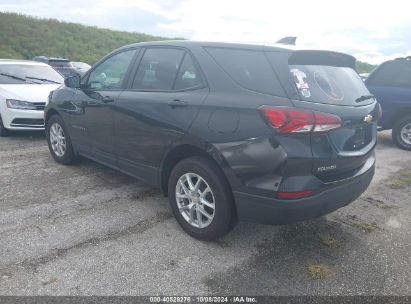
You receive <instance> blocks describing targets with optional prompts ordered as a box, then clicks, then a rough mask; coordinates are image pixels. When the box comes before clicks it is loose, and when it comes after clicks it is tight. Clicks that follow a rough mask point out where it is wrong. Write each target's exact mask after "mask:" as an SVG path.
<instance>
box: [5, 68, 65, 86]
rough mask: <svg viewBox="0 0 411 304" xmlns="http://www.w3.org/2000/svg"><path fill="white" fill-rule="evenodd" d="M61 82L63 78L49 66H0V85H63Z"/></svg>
mask: <svg viewBox="0 0 411 304" xmlns="http://www.w3.org/2000/svg"><path fill="white" fill-rule="evenodd" d="M63 81H64V79H63V77H62V76H61V75H60V74H59V73H58V72H56V71H55V70H53V68H52V67H50V66H46V65H44V66H40V65H28V64H2V65H0V84H50V83H63Z"/></svg>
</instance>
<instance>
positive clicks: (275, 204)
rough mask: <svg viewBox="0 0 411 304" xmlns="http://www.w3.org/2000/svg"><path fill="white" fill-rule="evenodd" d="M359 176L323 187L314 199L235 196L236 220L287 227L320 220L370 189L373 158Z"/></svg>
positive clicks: (236, 193) (311, 197) (243, 194)
mask: <svg viewBox="0 0 411 304" xmlns="http://www.w3.org/2000/svg"><path fill="white" fill-rule="evenodd" d="M367 163H368V164H365V165H364V168H363V169H362V170H361V171H360V172H358V174H357V175H356V176H355V177H353V178H350V179H345V180H343V181H339V182H335V183H332V184H324V187H323V190H322V191H321V192H319V193H317V194H316V195H313V196H310V197H307V198H301V199H296V200H280V199H277V198H274V197H266V196H257V195H253V194H247V193H242V192H234V198H235V201H236V207H237V214H238V218H239V220H243V221H251V222H257V223H262V224H277V225H282V224H288V223H292V222H298V221H303V220H307V219H310V218H315V217H319V216H322V215H325V214H327V213H330V212H332V211H334V210H337V209H339V208H341V207H344V206H346V205H348V204H349V203H351V202H352V201H354V200H355V199H356V198H358V197H359V196H360V195H361V194H362V193H363V192H364V191H365V190H366V189H367V187H368V186H369V184H370V183H371V180H372V178H373V176H374V172H375V158H374V157H372V158H371V159H370V160H369V161H368V162H367Z"/></svg>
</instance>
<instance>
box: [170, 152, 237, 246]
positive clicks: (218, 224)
mask: <svg viewBox="0 0 411 304" xmlns="http://www.w3.org/2000/svg"><path fill="white" fill-rule="evenodd" d="M187 176H189V177H190V179H191V181H192V184H197V182H198V181H199V179H200V178H201V179H202V181H200V183H199V189H198V190H199V192H197V193H196V195H192V196H188V197H191V198H184V196H186V195H185V194H184V193H186V192H185V190H184V187H182V186H181V183H179V180H180V179H182V180H183V184H185V186H186V190H189V189H188V188H187V187H189V184H188V181H187ZM207 186H208V187H209V188H210V189H211V193H210V192H208V191H207V190H206V189H207ZM201 192H203V193H206V194H204V199H205V201H206V202H207V203H208V204H204V203H203V202H204V200H202V199H201V196H200V197H199V195H200V193H201ZM176 193H179V199H177V197H176ZM193 193H195V191H194V192H193ZM168 197H169V201H170V204H171V209H172V211H173V214H174V216H175V218H176V219H177V222H178V223H179V224H180V226H181V227H182V228H183V230H184V231H185V232H187V233H188V234H189V235H191V236H192V237H194V238H196V239H199V240H203V241H212V240H216V239H218V238H220V237H222V236H223V235H225V234H227V233H228V232H229V231H230V230H232V228H233V227H234V226H235V223H236V215H235V207H234V200H233V195H232V192H231V190H230V187H229V185H228V182H227V180H226V179H225V177H224V175H223V173H222V171H221V169H220V168H219V167H218V165H217V164H215V163H214V162H212V161H210V160H208V159H206V158H203V157H198V156H195V157H190V158H187V159H185V160H183V161H181V162H179V163H178V164H177V165H176V166H175V167H174V168H173V170H172V172H171V174H170V178H169V182H168ZM193 197H194V198H193ZM177 201H179V203H177ZM210 203H213V204H210ZM190 204H191V205H192V206H193V207H191V209H190V210H192V209H193V208H194V210H195V211H194V212H193V213H191V214H192V215H193V216H192V218H191V219H192V220H193V221H192V223H189V220H188V219H187V217H190V215H189V214H190V212H189V209H188V208H189V207H188V206H187V205H190ZM183 205H184V206H185V207H184V212H183V213H184V214H185V215H184V214H183V213H182V212H180V209H179V206H180V207H181V206H183ZM210 205H214V210H213V209H212V208H210ZM194 206H195V207H194ZM196 208H200V209H201V210H202V211H204V212H207V214H208V215H210V214H211V213H213V215H212V219H211V221H210V218H209V217H206V216H205V215H204V214H201V213H202V212H199V213H197V209H196ZM198 214H201V215H200V216H199V218H200V221H198V219H199V218H198ZM194 215H195V216H194ZM201 222H203V223H202V224H200V225H199V223H201ZM201 226H202V227H201Z"/></svg>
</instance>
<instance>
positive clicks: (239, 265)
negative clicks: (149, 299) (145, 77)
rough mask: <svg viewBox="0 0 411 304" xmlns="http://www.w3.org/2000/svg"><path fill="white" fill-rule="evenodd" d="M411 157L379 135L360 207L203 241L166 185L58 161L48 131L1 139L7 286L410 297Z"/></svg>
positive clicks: (1, 253) (0, 272) (0, 258)
mask: <svg viewBox="0 0 411 304" xmlns="http://www.w3.org/2000/svg"><path fill="white" fill-rule="evenodd" d="M410 160H411V152H407V151H402V150H400V149H398V148H396V147H395V146H394V144H393V143H392V142H391V137H390V133H389V132H383V133H380V134H379V145H378V147H377V161H378V163H377V171H376V176H375V178H374V180H373V183H372V185H371V186H370V188H369V189H368V190H367V192H366V193H364V194H363V195H362V197H361V198H359V199H358V200H357V201H355V202H354V203H352V204H351V205H349V206H347V207H345V208H343V209H340V210H338V211H336V212H334V213H332V214H330V215H327V216H326V217H322V218H319V219H315V220H311V221H307V222H303V223H299V224H293V225H288V226H264V225H257V224H252V223H240V224H239V225H238V226H237V227H236V229H235V230H234V231H233V232H232V233H231V234H229V235H228V236H226V237H225V238H223V239H221V240H219V241H218V242H213V243H204V242H200V241H197V240H195V239H192V238H190V237H189V236H188V235H186V234H185V233H184V232H183V231H182V230H181V229H180V227H179V226H178V225H177V223H176V221H175V220H174V218H173V217H172V215H171V211H170V209H169V207H168V203H167V199H165V198H164V197H162V195H161V194H160V192H159V191H158V190H156V189H153V188H151V187H149V186H147V185H145V184H143V183H141V182H139V181H137V180H134V179H132V178H130V177H128V176H126V175H124V174H122V173H118V172H116V171H114V170H111V169H108V168H106V167H103V166H101V165H98V164H96V163H94V162H91V161H88V160H83V161H81V162H80V163H79V164H77V165H75V166H70V167H64V166H61V165H58V164H56V163H55V162H54V161H53V160H52V158H51V156H50V154H49V152H48V149H47V146H46V143H45V138H44V136H43V135H42V133H20V134H17V133H16V134H13V135H12V136H11V137H8V138H0V210H1V211H0V295H155V294H163V295H164V294H165V295H200V294H208V295H211V294H216V293H218V294H224V295H307V294H308V295H325V294H327V295H411V242H410V240H411V233H410V231H411V221H410V219H411V199H410V197H411V185H410V183H411V182H410V179H411V177H410V176H408V177H407V174H408V175H410V172H411V161H410ZM316 266H318V267H317V268H316ZM315 270H318V272H315ZM316 275H319V276H320V277H321V276H322V278H315V276H316Z"/></svg>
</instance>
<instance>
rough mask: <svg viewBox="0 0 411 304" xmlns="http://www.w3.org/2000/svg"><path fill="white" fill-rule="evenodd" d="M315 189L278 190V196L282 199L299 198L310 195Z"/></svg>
mask: <svg viewBox="0 0 411 304" xmlns="http://www.w3.org/2000/svg"><path fill="white" fill-rule="evenodd" d="M313 193H314V191H312V190H306V191H298V192H277V197H278V198H281V199H297V198H303V197H307V196H310V195H311V194H313Z"/></svg>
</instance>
